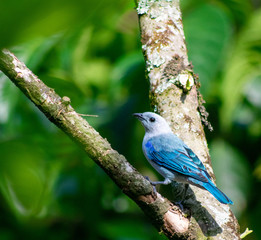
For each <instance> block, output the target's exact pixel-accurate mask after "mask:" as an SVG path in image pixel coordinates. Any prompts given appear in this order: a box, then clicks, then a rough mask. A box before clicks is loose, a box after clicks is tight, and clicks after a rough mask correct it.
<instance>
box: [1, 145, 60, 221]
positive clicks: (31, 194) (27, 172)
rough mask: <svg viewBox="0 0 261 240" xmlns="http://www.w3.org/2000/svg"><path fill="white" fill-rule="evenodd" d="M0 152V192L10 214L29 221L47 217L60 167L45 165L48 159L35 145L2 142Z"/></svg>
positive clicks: (53, 164) (54, 164)
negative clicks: (0, 155) (11, 212)
mask: <svg viewBox="0 0 261 240" xmlns="http://www.w3.org/2000/svg"><path fill="white" fill-rule="evenodd" d="M0 152H1V154H2V156H3V157H2V158H1V159H0V190H1V192H2V194H3V196H4V198H5V200H6V201H7V203H8V205H9V206H10V208H11V210H12V211H13V212H14V213H15V215H17V216H18V217H23V218H26V219H29V218H35V217H37V218H39V217H43V216H45V215H46V213H47V207H48V204H49V202H50V199H51V198H52V194H51V190H52V185H53V182H54V179H55V178H56V175H57V172H58V165H57V164H56V163H55V162H53V163H52V166H51V167H50V165H49V166H47V165H45V161H44V158H45V155H44V154H43V152H42V151H41V150H40V149H39V148H38V147H37V146H36V145H34V144H31V145H30V144H29V145H25V144H24V143H23V142H19V141H7V142H2V143H1V145H0Z"/></svg>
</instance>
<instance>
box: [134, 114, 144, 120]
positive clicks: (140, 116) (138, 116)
mask: <svg viewBox="0 0 261 240" xmlns="http://www.w3.org/2000/svg"><path fill="white" fill-rule="evenodd" d="M132 115H133V116H134V117H135V118H138V119H139V120H140V121H142V120H145V118H144V117H143V116H142V113H133V114H132Z"/></svg>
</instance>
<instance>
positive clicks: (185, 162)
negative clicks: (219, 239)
mask: <svg viewBox="0 0 261 240" xmlns="http://www.w3.org/2000/svg"><path fill="white" fill-rule="evenodd" d="M133 115H134V116H135V117H136V118H137V119H138V120H140V121H141V123H142V125H143V126H144V128H145V135H144V138H143V143H142V149H143V153H144V155H145V157H146V158H147V160H148V161H149V163H150V164H151V165H152V166H153V167H154V168H155V169H156V170H157V171H158V172H159V173H160V174H161V175H162V176H163V177H164V178H165V180H164V181H159V182H152V181H150V182H151V184H152V185H153V186H155V185H157V184H165V185H167V184H169V183H171V182H172V181H177V182H182V183H186V184H187V183H189V184H192V185H195V186H197V187H199V188H202V189H205V190H207V191H209V192H210V193H211V194H212V195H213V196H214V197H215V198H216V199H217V200H218V201H219V202H221V203H224V204H233V202H232V201H231V200H230V199H229V198H228V197H227V196H226V195H225V194H224V193H223V192H221V191H220V190H219V189H218V188H217V187H216V186H215V184H214V183H213V182H212V181H211V177H210V175H209V174H208V172H207V170H206V168H205V167H204V165H203V164H202V162H201V161H200V159H199V158H198V157H197V155H196V154H195V153H194V152H193V151H192V150H191V149H190V148H189V147H188V146H187V145H186V144H185V143H184V142H183V141H182V140H181V139H180V138H178V137H177V136H176V135H175V134H173V132H172V131H171V129H170V127H169V125H168V123H167V122H166V121H165V119H164V118H162V117H161V116H159V115H158V114H155V113H152V112H144V113H134V114H133Z"/></svg>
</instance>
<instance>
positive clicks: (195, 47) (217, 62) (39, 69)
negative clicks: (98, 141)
mask: <svg viewBox="0 0 261 240" xmlns="http://www.w3.org/2000/svg"><path fill="white" fill-rule="evenodd" d="M181 4H182V9H183V10H182V11H183V22H184V29H185V34H186V41H187V44H188V54H189V59H190V60H192V63H193V65H194V70H195V72H196V73H198V74H199V77H200V81H201V84H202V88H201V91H202V93H203V96H204V98H205V100H206V101H207V105H206V107H207V109H208V111H209V112H210V121H211V123H212V124H213V125H214V129H215V131H214V132H213V133H211V134H210V133H209V132H207V131H206V134H207V137H208V143H209V146H210V150H211V156H212V163H213V167H214V171H215V174H216V178H217V184H218V186H219V187H220V188H221V189H222V190H224V192H226V194H227V195H228V196H230V197H231V198H232V200H233V201H234V202H235V205H234V206H233V211H234V212H235V214H236V216H237V217H238V219H239V222H240V225H241V229H242V231H243V230H244V229H245V228H246V227H249V228H250V229H253V230H254V233H252V234H251V235H249V236H248V239H254V240H257V239H260V238H261V231H260V227H259V226H258V225H259V217H260V213H261V203H260V201H259V199H260V193H259V191H257V189H260V179H261V178H260V176H261V174H260V156H261V154H260V151H259V148H260V144H261V141H260V135H261V121H260V116H261V109H260V100H261V99H260V96H261V95H260V91H261V89H260V87H261V85H260V81H261V79H260V71H259V70H260V59H261V58H260V52H261V42H260V32H261V31H260V29H261V21H260V3H259V2H258V1H250V0H226V1H224V0H213V1H207V0H206V1H205V0H200V1H191V0H183V1H181ZM0 35H1V38H0V46H1V47H8V48H10V49H11V50H12V51H13V52H14V53H15V54H16V55H17V56H18V58H19V59H21V60H22V61H24V62H25V63H26V65H27V66H28V67H29V68H30V69H31V70H32V71H33V72H34V73H35V74H36V75H38V76H39V77H40V79H42V80H43V81H44V82H45V83H46V84H47V85H48V86H49V87H51V88H54V89H55V91H57V93H58V94H60V95H61V96H68V97H69V98H70V99H71V101H72V105H73V107H74V108H75V109H76V111H77V112H79V113H85V114H94V115H99V117H98V118H94V117H93V118H91V117H88V118H87V120H88V122H89V123H90V124H91V125H92V126H94V127H95V128H96V129H97V130H98V131H99V132H100V133H101V135H102V136H103V137H106V138H107V139H108V140H109V142H110V143H111V144H112V147H113V148H115V149H116V150H118V151H119V152H120V153H122V154H124V155H125V156H126V157H127V159H128V160H129V161H130V162H131V163H132V164H133V165H134V166H135V167H136V168H137V169H139V170H140V171H141V172H142V173H143V174H144V175H152V178H153V179H156V178H157V175H156V174H155V172H154V171H153V170H152V169H151V167H150V166H149V165H148V163H147V161H146V160H145V159H144V156H143V154H142V150H141V142H142V136H143V134H144V133H143V129H142V127H141V126H140V125H139V124H138V123H137V122H136V121H134V120H133V119H132V117H131V114H132V113H133V112H142V111H148V110H151V109H150V108H149V100H148V88H149V86H148V82H147V81H146V80H145V76H144V75H145V74H144V72H145V68H144V65H145V64H144V60H143V56H142V52H141V44H140V39H139V28H138V19H137V15H136V12H135V9H134V2H132V1H129V2H127V1H124V0H120V1H119V0H117V1H116V0H111V1H105V0H99V1H90V0H85V1H81V0H77V1H68V0H65V1H64V0H63V1H61V0H55V1H50V0H47V1H44V2H40V1H33V0H26V1H18V0H11V1H2V2H1V3H0ZM0 153H1V157H0V165H1V168H0V192H1V198H0V203H1V204H0V210H1V218H0V239H7V240H9V239H10V240H11V239H21V238H22V239H36V238H37V239H46V238H47V239H55V240H57V239H63V240H64V239H84V238H86V239H87V238H88V239H164V237H162V236H160V235H159V234H158V233H157V231H156V230H155V229H154V228H153V227H152V226H151V224H150V223H148V222H147V219H146V218H145V216H144V215H143V213H142V212H141V211H140V209H139V208H138V207H137V206H136V205H135V203H133V202H131V201H130V200H129V199H128V198H127V197H126V196H124V195H123V194H122V192H121V191H120V190H119V189H118V188H117V187H116V186H115V185H114V183H113V182H112V181H111V180H110V179H109V177H108V176H107V175H105V174H104V172H103V171H102V170H101V169H100V168H99V167H98V166H96V165H95V164H94V163H93V162H92V160H91V159H89V158H88V157H87V156H86V155H85V154H84V152H83V151H81V150H80V149H79V148H78V147H77V146H75V144H74V143H73V142H71V140H70V139H68V137H67V136H65V135H64V134H63V133H62V132H61V131H60V130H58V129H57V128H56V127H55V126H54V125H53V124H51V123H50V122H49V121H48V120H47V119H46V118H45V117H44V115H43V114H42V113H41V112H40V111H39V110H37V109H36V108H35V106H34V105H33V104H32V103H31V102H29V101H28V100H27V99H26V97H25V96H23V94H22V93H21V92H20V91H19V89H17V88H16V87H15V86H14V85H13V84H12V83H11V81H10V80H8V79H7V78H6V77H5V76H4V75H3V74H0Z"/></svg>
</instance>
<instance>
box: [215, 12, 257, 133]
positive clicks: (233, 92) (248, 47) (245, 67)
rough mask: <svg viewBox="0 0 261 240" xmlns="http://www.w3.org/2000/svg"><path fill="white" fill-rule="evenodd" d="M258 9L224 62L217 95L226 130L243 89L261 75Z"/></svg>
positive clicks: (223, 127)
mask: <svg viewBox="0 0 261 240" xmlns="http://www.w3.org/2000/svg"><path fill="white" fill-rule="evenodd" d="M260 23H261V10H258V11H256V12H255V13H254V14H253V15H252V17H251V19H250V20H249V22H248V23H247V24H246V26H245V28H244V30H243V31H242V32H241V34H240V36H239V39H238V41H237V42H236V43H235V48H234V49H233V51H232V53H231V57H230V58H229V59H228V61H227V66H226V69H225V72H224V76H223V79H222V83H221V84H220V88H219V92H220V95H221V100H222V106H221V109H220V116H221V127H222V129H224V130H228V129H229V128H230V127H231V123H232V121H233V115H234V113H235V109H236V107H237V106H238V105H239V104H240V103H241V99H242V94H243V92H244V88H245V87H246V84H247V83H248V82H249V81H252V80H253V79H255V78H257V77H258V76H260V72H261V51H260V49H261V31H260Z"/></svg>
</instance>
